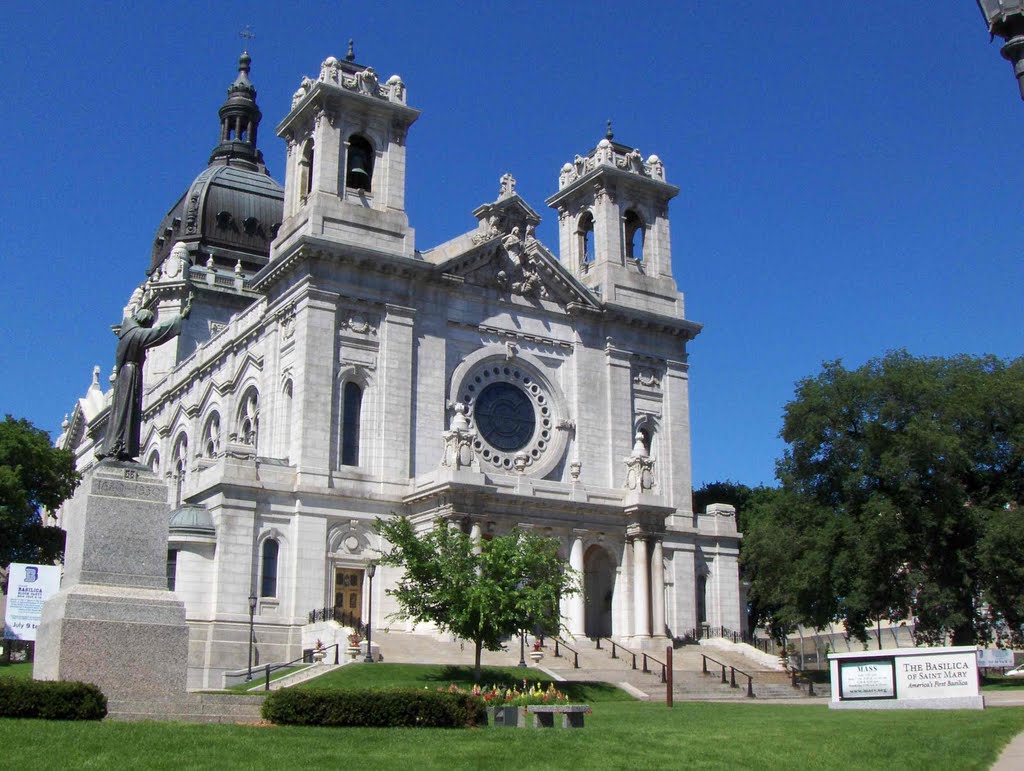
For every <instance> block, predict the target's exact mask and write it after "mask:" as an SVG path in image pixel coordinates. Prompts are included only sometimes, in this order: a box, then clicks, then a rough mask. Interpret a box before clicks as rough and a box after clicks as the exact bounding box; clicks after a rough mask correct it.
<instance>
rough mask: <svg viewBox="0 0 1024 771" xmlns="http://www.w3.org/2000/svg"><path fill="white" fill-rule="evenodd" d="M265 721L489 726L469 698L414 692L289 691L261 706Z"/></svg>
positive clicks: (278, 693)
mask: <svg viewBox="0 0 1024 771" xmlns="http://www.w3.org/2000/svg"><path fill="white" fill-rule="evenodd" d="M263 717H264V718H265V719H267V720H269V721H271V722H272V723H279V724H284V725H318V726H364V727H373V728H383V727H388V726H399V727H423V728H462V727H465V726H474V725H486V723H487V714H486V709H485V708H484V705H483V702H482V701H481V700H480V699H479V698H478V697H476V696H473V695H472V694H468V693H439V692H437V691H419V690H415V689H398V688H396V689H394V690H369V689H366V690H343V691H342V690H327V689H319V690H318V689H315V688H310V689H298V688H286V689H283V690H280V691H274V692H273V693H271V694H270V695H268V696H267V698H266V700H265V701H264V702H263Z"/></svg>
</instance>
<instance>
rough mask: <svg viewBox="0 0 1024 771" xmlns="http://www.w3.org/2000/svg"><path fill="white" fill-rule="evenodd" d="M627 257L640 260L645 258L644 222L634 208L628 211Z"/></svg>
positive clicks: (626, 222) (626, 224) (626, 220)
mask: <svg viewBox="0 0 1024 771" xmlns="http://www.w3.org/2000/svg"><path fill="white" fill-rule="evenodd" d="M625 226H626V258H627V259H630V260H636V261H637V262H640V261H641V260H643V258H644V222H643V220H642V219H640V216H639V215H638V214H637V213H636V212H635V211H633V210H630V211H628V212H626V219H625Z"/></svg>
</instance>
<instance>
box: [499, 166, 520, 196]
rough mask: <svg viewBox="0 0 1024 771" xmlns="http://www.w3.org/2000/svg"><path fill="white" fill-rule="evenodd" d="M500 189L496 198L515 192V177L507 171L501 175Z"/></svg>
mask: <svg viewBox="0 0 1024 771" xmlns="http://www.w3.org/2000/svg"><path fill="white" fill-rule="evenodd" d="M500 181H501V190H500V191H499V192H498V198H508V197H509V196H510V195H513V194H515V192H516V178H515V177H513V176H512V175H511V174H509V173H508V172H505V173H504V174H502V175H501V180H500Z"/></svg>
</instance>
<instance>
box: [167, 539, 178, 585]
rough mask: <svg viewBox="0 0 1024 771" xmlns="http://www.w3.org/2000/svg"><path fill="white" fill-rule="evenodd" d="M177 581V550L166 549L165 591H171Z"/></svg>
mask: <svg viewBox="0 0 1024 771" xmlns="http://www.w3.org/2000/svg"><path fill="white" fill-rule="evenodd" d="M177 583H178V550H177V549H168V550H167V591H169V592H173V591H174V587H175V586H176V585H177Z"/></svg>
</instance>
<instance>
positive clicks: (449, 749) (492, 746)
mask: <svg viewBox="0 0 1024 771" xmlns="http://www.w3.org/2000/svg"><path fill="white" fill-rule="evenodd" d="M370 666H372V665H370ZM1021 730H1024V709H1022V708H994V709H988V710H985V711H983V712H974V711H970V712H966V711H965V712H925V711H921V712H916V711H892V712H871V711H863V712H860V711H842V712H839V711H829V710H828V709H827V708H826V707H818V706H776V705H757V704H707V703H683V704H677V705H676V706H675V707H674V708H673V709H671V710H670V709H666V708H665V707H664V705H661V704H651V703H643V702H608V703H600V704H597V705H595V709H594V714H592V715H588V716H587V725H586V728H584V729H583V730H580V731H564V730H561V729H555V730H547V731H536V730H532V729H496V728H480V729H470V730H448V729H408V728H407V729H369V728H335V729H331V728H293V727H259V726H234V725H181V724H173V723H113V722H103V723H62V722H48V721H33V720H0V747H2V748H3V751H2V752H3V765H4V767H7V768H33V769H35V768H85V767H88V768H99V769H105V768H117V769H121V768H124V767H125V766H126V765H130V766H131V767H133V768H134V767H139V768H153V769H164V768H166V769H173V770H174V771H179V770H180V769H182V768H189V769H193V768H197V769H205V768H209V769H225V768H287V767H296V766H299V765H301V766H302V767H304V768H311V769H313V768H342V767H351V766H353V765H358V766H359V767H361V768H368V769H391V768H395V769H402V770H403V771H408V770H409V769H411V768H415V769H417V771H419V769H435V768H437V769H445V770H446V771H452V769H463V768H472V769H508V768H510V767H515V768H517V769H544V768H551V769H564V768H593V769H641V768H681V767H688V768H729V769H745V768H799V769H818V768H822V769H824V768H840V767H843V768H855V769H860V768H863V769H877V768H900V769H961V768H963V769H969V768H976V769H983V768H987V767H989V766H990V765H991V764H992V763H993V762H994V761H995V759H996V757H997V756H998V753H999V750H1000V748H1001V747H1002V746H1003V745H1004V744H1005V743H1006V742H1007V741H1009V740H1010V738H1011V737H1012V736H1013V735H1015V734H1016V733H1018V732H1020V731H1021ZM41 748H49V749H41ZM54 748H56V749H54Z"/></svg>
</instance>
